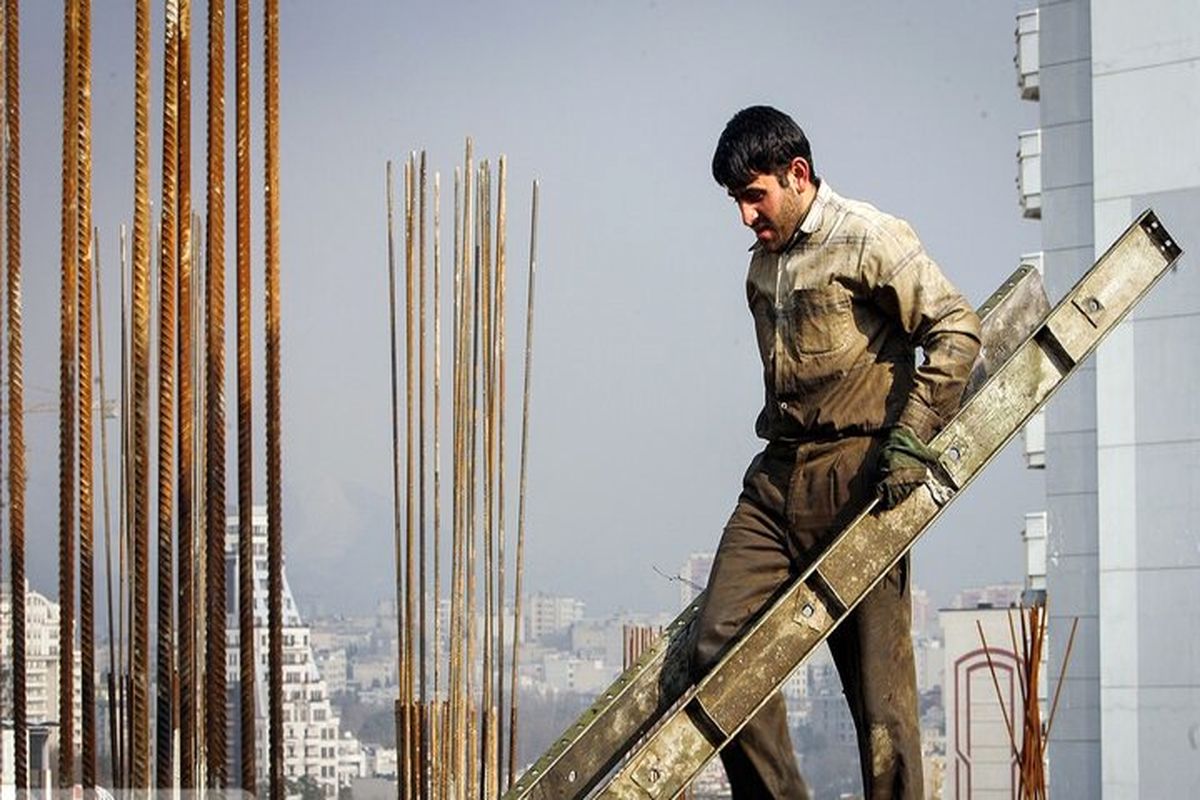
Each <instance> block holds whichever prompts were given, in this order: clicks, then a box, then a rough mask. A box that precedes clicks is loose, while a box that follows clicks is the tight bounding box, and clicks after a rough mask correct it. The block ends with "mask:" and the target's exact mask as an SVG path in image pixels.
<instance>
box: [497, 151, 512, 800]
mask: <svg viewBox="0 0 1200 800" xmlns="http://www.w3.org/2000/svg"><path fill="white" fill-rule="evenodd" d="M507 193H508V159H507V158H505V157H504V156H503V155H501V156H500V171H499V182H498V183H497V185H496V289H495V294H496V320H495V325H496V354H495V358H496V366H495V370H496V507H497V509H498V512H497V515H496V606H497V611H496V614H497V623H496V703H495V707H496V777H497V783H496V790H497V791H496V794H497V795H499V793H500V792H499V789H500V788H501V787H502V786H504V785H505V784H504V561H505V549H504V509H505V504H504V397H505V392H504V380H505V369H504V299H505V298H504V289H505V282H506V280H507V263H506V258H507V251H508V235H507V231H506V228H507V225H508V201H507V198H506V195H507ZM510 780H511V778H510Z"/></svg>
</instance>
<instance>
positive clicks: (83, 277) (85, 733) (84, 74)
mask: <svg viewBox="0 0 1200 800" xmlns="http://www.w3.org/2000/svg"><path fill="white" fill-rule="evenodd" d="M75 46H76V48H77V55H76V59H75V68H76V69H77V70H78V72H79V75H78V77H77V78H76V81H77V83H76V92H77V95H76V102H77V104H78V107H79V110H78V117H77V118H76V124H77V125H78V133H77V138H76V147H77V148H78V150H77V153H78V155H77V159H78V166H77V169H78V174H77V181H78V190H79V215H78V217H77V218H76V221H75V228H76V231H77V232H78V233H77V237H78V238H77V239H76V246H77V248H78V258H77V264H78V268H79V275H78V284H77V287H76V288H77V297H76V301H77V303H78V310H77V312H76V323H77V325H78V332H77V337H76V342H77V348H78V350H77V355H76V363H77V364H78V367H79V372H78V381H79V382H78V393H79V400H78V402H79V430H78V435H79V444H78V447H79V456H78V458H79V461H78V464H77V468H78V470H79V645H80V676H79V678H80V687H79V688H80V692H79V694H80V703H81V705H82V708H81V709H80V711H81V713H80V726H81V728H82V730H81V731H80V733H81V740H82V741H81V745H82V747H81V752H80V776H81V780H82V783H83V788H84V789H94V788H95V787H96V618H95V603H94V602H93V600H94V593H95V525H94V522H95V516H94V513H93V511H94V509H93V491H92V475H93V459H92V456H93V447H92V255H93V247H92V97H91V95H92V37H91V0H79V31H78V34H77V36H76V40H75ZM101 402H103V397H101ZM73 667H74V665H73V664H72V668H73ZM67 696H69V695H67Z"/></svg>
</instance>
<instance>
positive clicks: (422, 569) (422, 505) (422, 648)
mask: <svg viewBox="0 0 1200 800" xmlns="http://www.w3.org/2000/svg"><path fill="white" fill-rule="evenodd" d="M420 159H421V160H420V186H419V189H418V200H417V202H418V220H417V249H418V255H417V295H418V301H417V353H418V356H417V398H418V399H417V476H418V477H417V484H418V485H417V512H418V517H417V532H418V543H417V562H418V565H417V584H418V592H417V603H418V608H419V611H418V615H417V616H418V629H419V631H420V637H419V638H418V642H417V665H418V667H417V696H418V698H419V701H420V706H421V708H422V709H423V708H424V707H425V702H426V700H427V699H428V692H427V687H426V677H427V675H426V661H425V659H426V652H427V647H426V644H427V633H428V630H429V629H428V627H427V622H428V616H427V614H426V607H427V606H428V604H429V596H428V585H429V584H428V583H427V582H426V577H427V576H426V555H427V553H426V545H427V536H426V511H427V509H426V502H425V500H426V495H427V491H426V481H425V473H426V460H425V451H426V449H427V447H426V444H427V443H426V437H425V427H426V426H425V421H426V418H427V417H426V411H425V394H426V390H425V385H426V384H425V368H426V358H425V349H426V347H425V343H426V336H425V327H426V325H425V317H426V309H425V306H426V302H425V295H426V290H425V271H426V269H425V250H426V243H425V220H426V206H427V202H428V182H427V178H426V175H427V173H426V165H425V151H424V150H422V151H421V157H420ZM418 719H421V720H424V717H423V715H418ZM418 728H419V732H418V736H417V739H416V741H415V742H414V745H415V749H416V751H417V758H416V762H415V763H416V764H417V766H418V770H419V774H418V776H417V780H416V786H415V787H414V788H415V789H416V795H417V796H418V797H421V798H425V797H427V796H428V773H429V770H428V769H426V758H425V753H426V751H427V748H428V746H429V735H428V731H427V730H426V728H425V725H424V724H423V723H422V724H421V725H419V726H418Z"/></svg>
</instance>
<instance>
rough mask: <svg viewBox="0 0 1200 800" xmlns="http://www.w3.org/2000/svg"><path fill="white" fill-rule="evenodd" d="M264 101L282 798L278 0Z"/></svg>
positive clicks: (275, 798) (272, 644)
mask: <svg viewBox="0 0 1200 800" xmlns="http://www.w3.org/2000/svg"><path fill="white" fill-rule="evenodd" d="M264 17H265V19H264V23H263V28H264V40H265V45H266V54H265V57H264V59H263V64H264V70H265V76H264V77H265V89H264V92H263V96H264V100H265V105H266V122H265V126H264V127H265V132H266V158H265V164H266V203H265V215H266V220H265V223H266V224H265V229H266V233H267V246H266V269H267V276H266V295H267V296H266V301H267V302H266V305H267V319H266V326H265V327H266V337H267V345H266V358H267V365H266V366H267V370H266V373H267V376H266V377H267V387H266V388H267V402H266V407H267V415H266V417H267V419H266V422H267V571H268V577H267V596H268V608H269V613H268V628H269V633H268V655H267V659H268V662H269V663H268V666H269V676H268V678H269V681H268V682H269V686H270V689H269V694H270V700H271V703H270V707H271V720H270V737H269V738H270V741H271V771H270V785H271V798H272V800H283V797H284V793H285V789H286V785H285V780H284V776H283V491H282V490H283V486H282V461H281V458H282V455H281V452H280V451H281V439H282V430H281V423H282V420H281V419H280V385H279V377H280V376H279V364H280V354H279V347H280V341H279V334H280V318H279V304H280V298H279V288H280V287H279V0H266V4H265V6H264Z"/></svg>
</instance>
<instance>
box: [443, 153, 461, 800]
mask: <svg viewBox="0 0 1200 800" xmlns="http://www.w3.org/2000/svg"><path fill="white" fill-rule="evenodd" d="M453 255H454V280H453V283H452V285H451V291H452V293H453V311H454V313H453V320H452V329H453V336H452V339H453V343H454V346H453V348H452V360H453V364H452V366H453V370H452V381H451V383H452V384H453V386H452V390H451V394H452V400H451V409H452V411H451V416H450V422H451V459H452V464H451V474H450V486H451V491H450V499H451V519H450V638H449V640H448V642H447V645H448V648H449V651H450V652H449V662H450V663H449V683H450V685H449V687H448V696H449V700H450V712H449V718H450V724H449V726H448V730H447V733H448V735H447V737H446V741H447V746H446V750H447V753H446V755H447V759H446V761H447V764H448V765H449V768H448V769H447V770H446V774H447V781H446V784H447V786H446V788H447V790H448V792H449V794H450V796H451V797H452V798H458V797H460V795H461V789H460V787H461V786H462V775H463V765H462V763H461V762H460V760H459V754H460V752H461V749H462V725H461V721H460V717H461V714H460V711H459V709H460V706H461V690H462V661H461V657H462V621H461V617H462V599H463V591H462V580H461V575H462V555H461V549H462V471H463V468H462V383H463V381H462V352H463V351H462V316H463V315H462V268H463V259H462V174H461V171H460V169H459V168H457V167H456V168H455V170H454V254H453ZM451 780H454V781H455V782H454V783H451Z"/></svg>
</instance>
